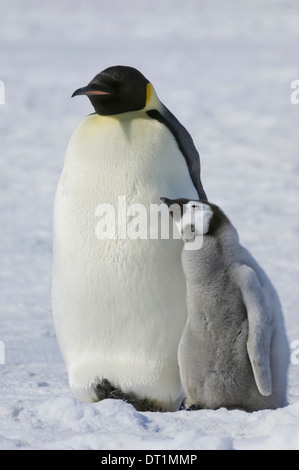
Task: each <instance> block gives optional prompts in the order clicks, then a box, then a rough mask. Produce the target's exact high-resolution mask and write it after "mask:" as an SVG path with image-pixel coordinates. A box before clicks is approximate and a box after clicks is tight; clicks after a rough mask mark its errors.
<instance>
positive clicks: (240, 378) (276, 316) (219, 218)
mask: <svg viewBox="0 0 299 470" xmlns="http://www.w3.org/2000/svg"><path fill="white" fill-rule="evenodd" d="M163 201H164V202H165V203H166V204H167V205H168V206H170V208H172V210H173V209H175V208H179V210H178V211H177V212H175V211H174V212H173V217H174V219H175V222H176V223H177V225H178V227H179V230H180V232H181V234H182V237H183V239H184V240H185V245H184V249H183V251H182V265H183V269H184V273H185V276H186V284H187V305H188V320H187V323H186V326H185V329H184V333H183V335H182V338H181V341H180V345H179V353H178V358H179V366H180V373H181V378H182V383H183V386H184V390H185V395H186V400H185V405H186V408H188V409H190V408H191V409H194V408H195V409H198V408H199V409H200V408H210V409H216V408H220V407H226V408H241V409H244V410H246V411H257V410H261V409H275V408H278V407H283V406H285V405H286V404H287V373H288V365H289V347H288V341H287V337H286V331H285V326H284V320H283V314H282V310H281V306H280V301H279V298H278V294H277V292H276V290H275V288H274V287H273V285H272V283H271V282H270V280H269V279H268V277H267V275H266V274H265V273H264V271H263V270H262V268H261V267H260V266H259V265H258V263H257V262H256V261H255V260H254V258H253V257H252V256H251V255H250V253H249V252H248V251H247V250H246V249H245V248H244V247H242V246H241V245H240V243H239V238H238V234H237V231H236V229H235V228H234V227H233V225H232V223H231V222H230V221H229V219H228V218H227V217H226V215H225V214H224V213H223V212H222V210H221V209H220V208H219V207H218V206H216V205H215V204H211V203H209V202H207V201H204V202H203V201H190V200H188V199H178V200H170V199H166V198H163ZM197 237H198V240H197V241H196V238H197Z"/></svg>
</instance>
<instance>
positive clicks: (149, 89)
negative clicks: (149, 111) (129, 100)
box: [145, 83, 153, 106]
mask: <svg viewBox="0 0 299 470" xmlns="http://www.w3.org/2000/svg"><path fill="white" fill-rule="evenodd" d="M152 91H153V88H152V85H151V84H150V83H148V84H147V85H146V100H145V106H147V105H148V103H149V101H150V99H151V96H152Z"/></svg>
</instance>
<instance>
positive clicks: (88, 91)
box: [72, 85, 111, 98]
mask: <svg viewBox="0 0 299 470" xmlns="http://www.w3.org/2000/svg"><path fill="white" fill-rule="evenodd" d="M101 88H102V87H101ZM103 88H104V86H103ZM105 88H106V90H105V89H98V88H95V87H94V86H90V85H87V86H85V87H83V88H78V90H76V91H74V93H73V94H72V98H73V97H74V96H78V95H86V96H93V95H111V92H110V91H108V90H107V86H105Z"/></svg>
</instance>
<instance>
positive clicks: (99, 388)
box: [95, 379, 115, 401]
mask: <svg viewBox="0 0 299 470" xmlns="http://www.w3.org/2000/svg"><path fill="white" fill-rule="evenodd" d="M114 390H115V388H114V387H112V385H111V383H110V382H109V380H107V379H103V380H102V381H101V382H100V383H98V384H97V385H96V386H95V392H96V394H97V397H98V399H99V401H101V400H105V398H111V396H110V395H111V393H112V392H113V391H114Z"/></svg>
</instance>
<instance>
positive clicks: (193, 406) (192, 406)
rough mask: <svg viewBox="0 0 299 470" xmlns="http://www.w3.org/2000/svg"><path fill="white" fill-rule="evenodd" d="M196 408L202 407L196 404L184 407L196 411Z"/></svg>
mask: <svg viewBox="0 0 299 470" xmlns="http://www.w3.org/2000/svg"><path fill="white" fill-rule="evenodd" d="M196 410H202V408H201V407H200V406H197V405H191V406H188V408H186V411H196Z"/></svg>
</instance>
